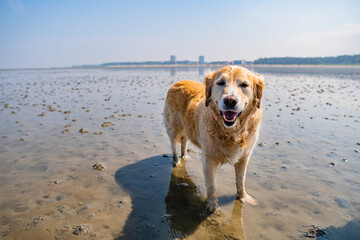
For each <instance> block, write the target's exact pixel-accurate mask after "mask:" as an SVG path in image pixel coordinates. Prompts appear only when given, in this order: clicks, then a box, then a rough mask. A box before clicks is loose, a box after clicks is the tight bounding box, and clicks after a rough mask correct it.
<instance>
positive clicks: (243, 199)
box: [239, 194, 257, 206]
mask: <svg viewBox="0 0 360 240" xmlns="http://www.w3.org/2000/svg"><path fill="white" fill-rule="evenodd" d="M239 200H240V201H241V202H243V203H248V204H250V205H253V206H255V205H257V202H256V200H255V199H254V198H253V197H252V196H250V195H249V194H246V195H245V196H244V197H241V198H239Z"/></svg>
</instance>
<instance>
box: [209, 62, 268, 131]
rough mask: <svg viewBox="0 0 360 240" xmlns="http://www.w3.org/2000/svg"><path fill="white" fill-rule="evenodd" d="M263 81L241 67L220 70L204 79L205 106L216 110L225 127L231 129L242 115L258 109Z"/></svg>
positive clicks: (228, 67)
mask: <svg viewBox="0 0 360 240" xmlns="http://www.w3.org/2000/svg"><path fill="white" fill-rule="evenodd" d="M263 80H264V79H263V77H262V76H260V75H258V74H256V73H252V72H251V71H249V70H248V69H246V68H243V67H238V66H227V67H223V68H220V69H219V70H217V71H215V72H213V73H209V74H208V75H207V76H206V78H205V85H206V90H205V97H206V100H205V101H206V102H205V105H206V106H207V107H208V106H210V105H211V106H213V107H215V108H217V110H218V111H219V114H220V115H221V116H222V118H223V123H224V125H225V127H228V128H230V127H233V126H234V125H235V123H236V120H237V118H238V117H240V115H241V114H242V113H244V112H247V110H249V109H254V108H260V102H261V97H262V91H263V88H264V81H263Z"/></svg>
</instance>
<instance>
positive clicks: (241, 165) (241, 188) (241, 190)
mask: <svg viewBox="0 0 360 240" xmlns="http://www.w3.org/2000/svg"><path fill="white" fill-rule="evenodd" d="M248 161H249V155H248V156H244V157H241V158H240V159H239V161H238V162H237V163H235V165H234V167H235V175H236V189H237V198H238V199H239V200H240V201H242V202H244V203H249V204H250V205H256V200H255V199H254V198H253V197H252V196H250V195H249V194H247V193H246V190H245V177H246V168H247V164H248Z"/></svg>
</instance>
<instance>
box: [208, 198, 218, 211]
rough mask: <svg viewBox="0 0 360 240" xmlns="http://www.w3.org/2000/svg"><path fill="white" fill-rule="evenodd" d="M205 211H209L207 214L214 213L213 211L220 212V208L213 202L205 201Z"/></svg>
mask: <svg viewBox="0 0 360 240" xmlns="http://www.w3.org/2000/svg"><path fill="white" fill-rule="evenodd" d="M206 209H207V210H208V211H209V212H215V211H218V210H220V207H219V205H218V203H217V201H216V199H215V200H209V199H208V200H207V203H206Z"/></svg>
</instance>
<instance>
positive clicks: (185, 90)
mask: <svg viewBox="0 0 360 240" xmlns="http://www.w3.org/2000/svg"><path fill="white" fill-rule="evenodd" d="M219 78H222V79H225V80H226V83H227V85H226V86H225V87H223V88H220V87H219V86H217V85H216V84H215V82H216V81H218V79H219ZM242 82H246V83H247V84H248V87H246V88H241V87H240V86H239V84H241V83H242ZM263 87H264V83H263V78H262V77H261V76H260V75H258V74H255V73H252V72H250V71H249V70H247V69H246V68H242V67H233V66H227V67H224V68H221V69H219V70H217V71H215V72H213V73H210V74H208V75H207V76H206V78H205V84H203V83H199V82H195V81H190V80H183V81H180V82H178V83H175V84H174V85H173V86H172V87H171V88H170V89H169V91H168V94H167V98H166V103H165V108H164V121H165V126H166V130H167V133H168V135H169V138H170V142H171V146H172V151H173V163H174V166H176V165H177V164H179V160H178V156H177V147H176V146H177V143H179V142H180V143H181V157H186V145H187V141H188V140H190V141H191V142H192V143H193V144H194V145H196V146H197V147H199V148H200V149H202V156H203V168H204V176H205V182H206V186H207V194H208V205H209V208H210V209H211V210H214V209H215V208H217V207H218V206H217V200H216V193H215V173H216V170H217V168H218V167H219V166H220V165H221V164H224V163H231V164H234V166H235V174H236V186H237V196H238V198H239V199H240V200H242V201H243V202H248V203H251V204H255V203H256V202H255V200H254V199H253V198H252V197H251V196H250V195H248V194H247V193H246V191H245V173H246V167H247V163H248V160H249V157H250V155H251V152H252V149H253V148H254V146H255V142H256V140H257V138H258V133H259V127H260V121H261V117H262V108H261V98H262V91H263ZM226 94H234V95H236V96H237V97H238V98H239V102H241V103H242V104H243V105H244V109H243V111H242V113H241V115H240V116H239V117H238V118H237V120H236V122H235V124H234V126H232V127H226V126H225V125H224V124H223V117H222V116H221V114H220V110H219V101H221V98H223V97H224V96H225V95H226Z"/></svg>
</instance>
